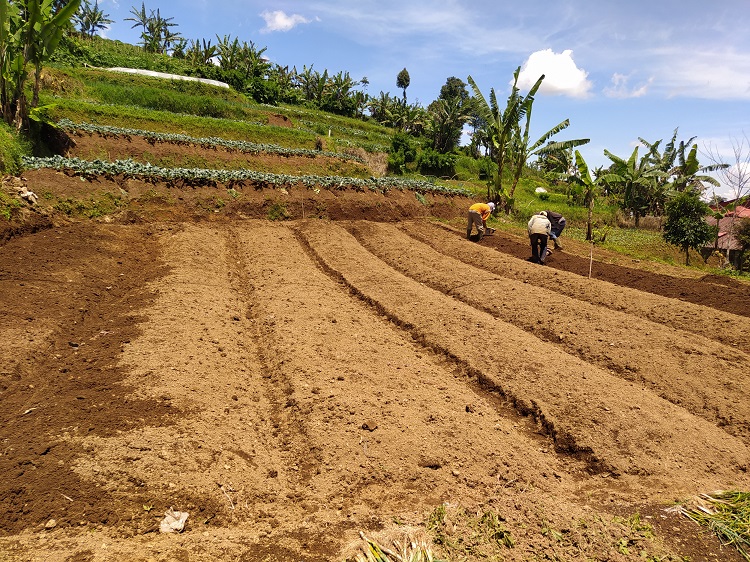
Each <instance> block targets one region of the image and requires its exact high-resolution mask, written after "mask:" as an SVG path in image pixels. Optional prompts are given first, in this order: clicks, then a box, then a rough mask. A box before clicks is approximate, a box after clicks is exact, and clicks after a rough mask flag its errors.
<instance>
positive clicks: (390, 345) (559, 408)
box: [0, 172, 750, 561]
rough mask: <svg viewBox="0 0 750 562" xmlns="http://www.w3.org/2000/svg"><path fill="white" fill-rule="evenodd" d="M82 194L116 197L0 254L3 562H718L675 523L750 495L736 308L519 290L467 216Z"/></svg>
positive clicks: (569, 266)
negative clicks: (367, 553)
mask: <svg viewBox="0 0 750 562" xmlns="http://www.w3.org/2000/svg"><path fill="white" fill-rule="evenodd" d="M26 180H27V182H28V185H29V187H30V188H31V189H34V190H35V191H41V189H42V186H46V189H54V190H56V192H57V193H66V190H73V189H75V182H78V183H79V184H80V180H79V179H77V178H69V177H68V176H65V175H63V174H55V173H52V172H37V173H34V174H28V176H27V177H26ZM79 189H80V188H79ZM96 189H103V190H105V191H106V190H112V191H115V190H118V189H124V190H125V191H128V192H129V193H131V195H132V196H133V203H132V205H131V207H130V209H129V210H128V211H126V212H123V214H122V215H121V216H120V220H119V221H116V222H114V223H107V222H103V221H98V222H97V221H70V222H50V223H48V224H44V225H43V226H44V227H41V226H37V227H36V231H35V232H30V231H27V232H24V229H23V228H21V229H18V230H17V231H16V232H15V233H13V235H12V236H9V238H8V239H7V240H6V242H4V244H3V245H2V246H0V295H2V298H1V301H0V471H2V474H3V477H2V478H0V559H3V560H14V561H15V560H19V561H20V560H77V561H83V560H143V561H145V560H185V561H187V560H190V561H196V560H201V561H202V560H248V561H250V560H295V561H298V560H308V561H312V560H343V559H344V557H345V556H347V555H351V554H352V553H353V552H356V550H355V549H356V548H357V547H358V546H359V545H360V544H361V541H360V539H359V532H360V531H362V532H364V533H365V534H366V535H368V536H373V535H374V536H379V533H383V532H389V533H392V534H393V533H396V534H398V533H403V532H405V531H411V532H416V530H415V529H416V528H417V527H420V526H424V524H425V522H426V521H428V519H429V520H430V521H431V524H432V529H433V536H434V534H435V533H437V535H438V536H439V537H440V541H438V544H436V545H435V547H434V550H435V553H436V554H437V555H439V556H444V555H446V554H448V553H451V552H453V553H455V552H457V551H456V550H453V551H451V550H450V548H454V547H455V548H458V546H457V545H463V547H464V550H462V551H461V552H462V553H463V554H462V556H463V558H460V559H469V560H474V559H477V560H478V559H482V558H483V557H486V556H494V557H495V558H494V559H498V560H511V561H515V560H519V561H520V560H584V559H586V560H589V559H594V560H642V559H646V558H645V557H648V556H651V557H652V558H651V559H652V560H657V559H658V560H682V559H685V557H688V558H689V559H690V560H694V561H697V560H740V557H739V556H738V554H737V553H736V552H735V551H734V550H732V549H731V547H722V546H721V545H720V544H719V542H718V541H717V540H716V539H715V538H713V537H712V536H711V535H709V534H707V533H705V532H703V531H702V530H701V529H700V528H699V527H698V526H697V525H695V524H694V523H692V522H691V521H689V520H688V519H687V518H685V517H684V516H682V515H680V514H678V513H676V512H675V511H674V510H669V509H668V508H669V507H670V506H672V505H674V504H675V502H683V501H686V500H689V499H690V498H692V497H694V496H696V495H698V494H700V493H705V492H711V491H714V490H717V489H743V490H747V489H750V475H749V474H748V472H747V471H748V466H750V382H748V373H750V345H749V344H748V342H749V341H750V308H748V306H747V303H748V297H749V296H750V287H748V285H746V284H742V283H738V282H734V283H731V284H726V283H724V284H720V282H719V281H717V280H716V279H711V278H704V279H696V278H690V277H675V276H669V275H665V274H664V273H654V272H649V271H645V270H643V269H636V268H634V267H633V268H625V267H622V266H618V265H612V264H606V263H603V262H595V263H594V264H593V267H592V275H591V277H590V278H589V276H588V271H589V260H588V256H586V255H583V254H581V255H577V254H576V253H575V252H567V251H566V252H556V253H555V254H554V255H553V256H552V258H551V259H550V262H549V265H548V266H546V267H541V266H537V265H534V264H531V263H529V262H528V261H526V258H527V257H528V253H529V250H528V248H527V247H526V246H525V245H524V243H523V240H522V239H514V238H513V237H511V236H509V235H503V234H501V232H498V233H496V234H495V235H494V236H488V237H486V238H485V239H484V240H483V241H482V242H481V243H479V244H477V243H474V242H469V241H467V240H465V239H464V237H463V235H462V227H463V223H462V222H461V221H462V217H463V213H464V209H465V208H466V207H467V206H468V205H465V203H466V201H463V200H440V199H438V198H435V199H434V200H433V202H432V203H433V206H432V207H431V208H430V209H428V210H424V209H423V210H420V205H419V204H418V203H416V202H415V200H414V197H413V195H409V194H398V193H397V194H390V195H380V194H362V193H358V194H347V193H345V192H341V193H339V194H331V193H325V192H321V193H320V194H318V196H317V197H315V196H313V194H312V193H309V194H304V195H302V196H299V199H295V196H296V195H295V193H291V194H287V195H288V196H289V198H290V200H294V202H295V203H294V205H295V209H297V210H296V211H295V213H294V216H293V217H291V219H292V220H287V221H276V222H271V221H268V220H264V219H262V218H259V217H262V216H264V213H265V212H266V211H267V208H268V206H269V205H270V204H271V203H272V202H273V201H275V197H276V195H269V191H270V190H262V189H254V188H250V189H248V190H247V197H246V198H245V200H244V201H245V204H244V205H245V206H243V205H242V203H241V201H242V200H240V203H237V205H235V207H234V208H233V209H232V210H231V211H228V212H226V213H223V214H216V213H210V212H209V213H197V212H196V213H191V214H186V213H185V212H184V208H183V210H182V211H178V210H176V208H177V206H176V205H175V206H173V205H171V204H170V202H169V201H166V199H165V197H166V196H163V195H159V197H157V199H159V201H158V205H157V204H155V203H154V200H155V197H154V196H153V194H151V196H150V199H149V200H148V201H147V200H146V197H145V196H144V195H143V194H145V193H147V192H148V190H152V189H153V187H152V186H140V187H139V186H137V185H135V184H134V183H123V182H117V181H109V180H104V179H102V180H100V181H99V182H98V183H97V184H96ZM207 189H214V188H207ZM159 193H161V192H159ZM170 193H171V195H170V196H171V197H174V198H175V199H179V200H182V199H183V198H192V199H196V198H198V197H203V196H204V195H205V194H202V193H201V194H200V195H197V194H196V193H198V191H196V190H183V191H175V190H173V191H172V192H170ZM136 195H139V196H140V198H139V197H137V196H136ZM407 198H409V199H408V201H407ZM304 208H306V209H307V214H304V218H302V216H303V213H302V209H304ZM312 209H315V210H316V211H315V212H312V211H311V210H312ZM378 212H380V213H381V215H380V216H379V215H378ZM426 214H435V215H439V216H443V217H446V218H449V219H450V218H456V217H458V218H457V220H456V222H453V223H451V224H453V225H454V226H446V225H445V224H438V223H436V222H432V221H430V220H428V219H426V218H424V217H422V216H421V215H426ZM178 215H179V216H178ZM214 215H220V216H214ZM311 217H312V218H311ZM332 219H342V220H332ZM378 219H381V220H378ZM42 222H43V221H42ZM170 507H174V509H175V510H180V511H186V512H188V513H189V517H188V520H187V525H186V528H185V530H184V532H183V533H181V534H176V533H175V534H162V533H159V522H160V520H161V519H162V518H163V516H164V512H165V511H166V510H167V509H168V508H170ZM493 517H494V519H492V518H493ZM490 519H491V520H492V525H490V526H489V527H488V525H489V524H488V523H487V522H488V521H489V520H490ZM645 525H648V526H649V528H648V529H646V527H645ZM482 529H483V530H484V531H482ZM487 529H490V532H487ZM480 531H481V532H484V535H485V536H489V537H490V540H487V541H484V542H482V541H479V540H478V539H476V537H477V536H478V535H479V534H481V532H480ZM474 540H476V544H475V543H474V542H472V541H474ZM659 557H661V558H659ZM457 559H458V558H457Z"/></svg>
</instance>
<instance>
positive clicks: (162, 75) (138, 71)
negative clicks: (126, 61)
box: [107, 66, 229, 88]
mask: <svg viewBox="0 0 750 562" xmlns="http://www.w3.org/2000/svg"><path fill="white" fill-rule="evenodd" d="M107 70H111V71H113V72H129V73H130V74H143V75H144V76H153V77H155V78H166V79H168V80H193V81H195V82H203V83H204V84H211V85H212V86H219V87H220V88H229V84H227V83H225V82H219V81H218V80H209V79H208V78H195V77H193V76H182V75H180V74H167V73H166V72H155V71H153V70H143V69H140V68H121V67H119V66H116V67H114V68H108V69H107Z"/></svg>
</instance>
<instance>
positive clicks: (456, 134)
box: [426, 97, 469, 154]
mask: <svg viewBox="0 0 750 562" xmlns="http://www.w3.org/2000/svg"><path fill="white" fill-rule="evenodd" d="M427 113H428V120H427V131H426V132H427V137H429V138H430V139H431V140H432V148H434V149H435V150H436V151H438V152H440V153H442V154H446V153H448V152H451V151H453V150H454V149H455V148H456V147H457V146H458V143H459V140H460V139H461V132H462V131H463V127H464V124H465V123H466V121H467V120H468V119H469V112H468V109H467V108H466V106H465V105H464V104H462V103H461V99H460V98H459V97H454V98H448V99H437V100H435V101H434V102H432V103H431V104H430V105H429V106H428V107H427Z"/></svg>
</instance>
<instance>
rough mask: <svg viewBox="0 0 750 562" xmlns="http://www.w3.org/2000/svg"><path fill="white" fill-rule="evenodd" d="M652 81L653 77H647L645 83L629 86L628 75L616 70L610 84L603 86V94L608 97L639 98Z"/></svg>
mask: <svg viewBox="0 0 750 562" xmlns="http://www.w3.org/2000/svg"><path fill="white" fill-rule="evenodd" d="M653 81H654V79H653V78H649V79H648V80H647V81H646V83H645V84H641V85H640V86H638V87H635V88H631V87H630V84H629V82H630V76H625V75H624V74H620V73H617V72H616V73H614V74H613V75H612V82H611V85H610V86H608V87H607V88H604V95H606V96H607V97H608V98H621V99H622V98H640V97H641V96H645V95H646V92H647V91H648V87H649V85H651V83H652V82H653Z"/></svg>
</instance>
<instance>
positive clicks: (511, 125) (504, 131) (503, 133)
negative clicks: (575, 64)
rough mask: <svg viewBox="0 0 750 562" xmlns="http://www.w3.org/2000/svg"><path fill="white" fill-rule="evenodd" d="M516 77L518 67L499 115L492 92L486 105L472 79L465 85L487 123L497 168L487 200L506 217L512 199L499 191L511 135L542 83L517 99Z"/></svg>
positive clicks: (511, 140) (501, 185)
mask: <svg viewBox="0 0 750 562" xmlns="http://www.w3.org/2000/svg"><path fill="white" fill-rule="evenodd" d="M520 73H521V67H520V66H519V67H518V68H516V71H515V72H514V73H513V87H512V89H511V92H510V95H509V96H508V101H507V103H506V106H505V109H504V110H503V111H502V112H501V111H500V107H499V105H498V103H497V96H496V95H495V89H494V88H492V89H491V90H490V101H489V103H488V102H487V100H486V99H485V97H484V96H483V95H482V91H481V90H480V89H479V87H478V86H477V84H476V82H474V79H473V78H472V77H471V76H469V77H468V81H469V84H470V85H471V87H472V90H473V91H474V98H475V100H476V111H477V113H478V114H479V116H480V117H481V118H482V119H483V120H484V122H485V123H487V128H488V136H489V138H490V140H491V142H492V147H491V156H492V158H493V160H494V161H495V162H496V164H497V173H496V175H495V179H494V182H493V184H492V185H491V186H490V187H489V188H488V193H487V197H488V198H489V199H490V200H491V201H496V202H497V203H498V204H499V205H500V206H501V207H502V208H503V210H504V211H505V212H506V213H510V212H511V210H512V209H513V196H512V194H511V193H510V192H509V191H508V190H507V189H505V188H504V187H503V175H504V173H505V172H506V166H507V165H508V164H509V161H510V156H511V150H512V143H513V140H514V139H513V135H514V134H516V132H517V131H518V130H519V126H518V123H519V121H520V120H521V119H522V118H523V116H524V115H525V114H526V113H527V112H529V111H530V110H531V106H532V104H533V103H534V96H535V95H536V92H537V90H539V87H540V86H541V85H542V81H543V80H544V74H542V75H541V76H540V77H539V79H538V80H537V81H536V83H534V85H533V86H532V87H531V89H530V90H529V92H528V93H527V94H526V96H521V93H520V90H519V88H518V76H519V75H520ZM527 123H528V121H527Z"/></svg>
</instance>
